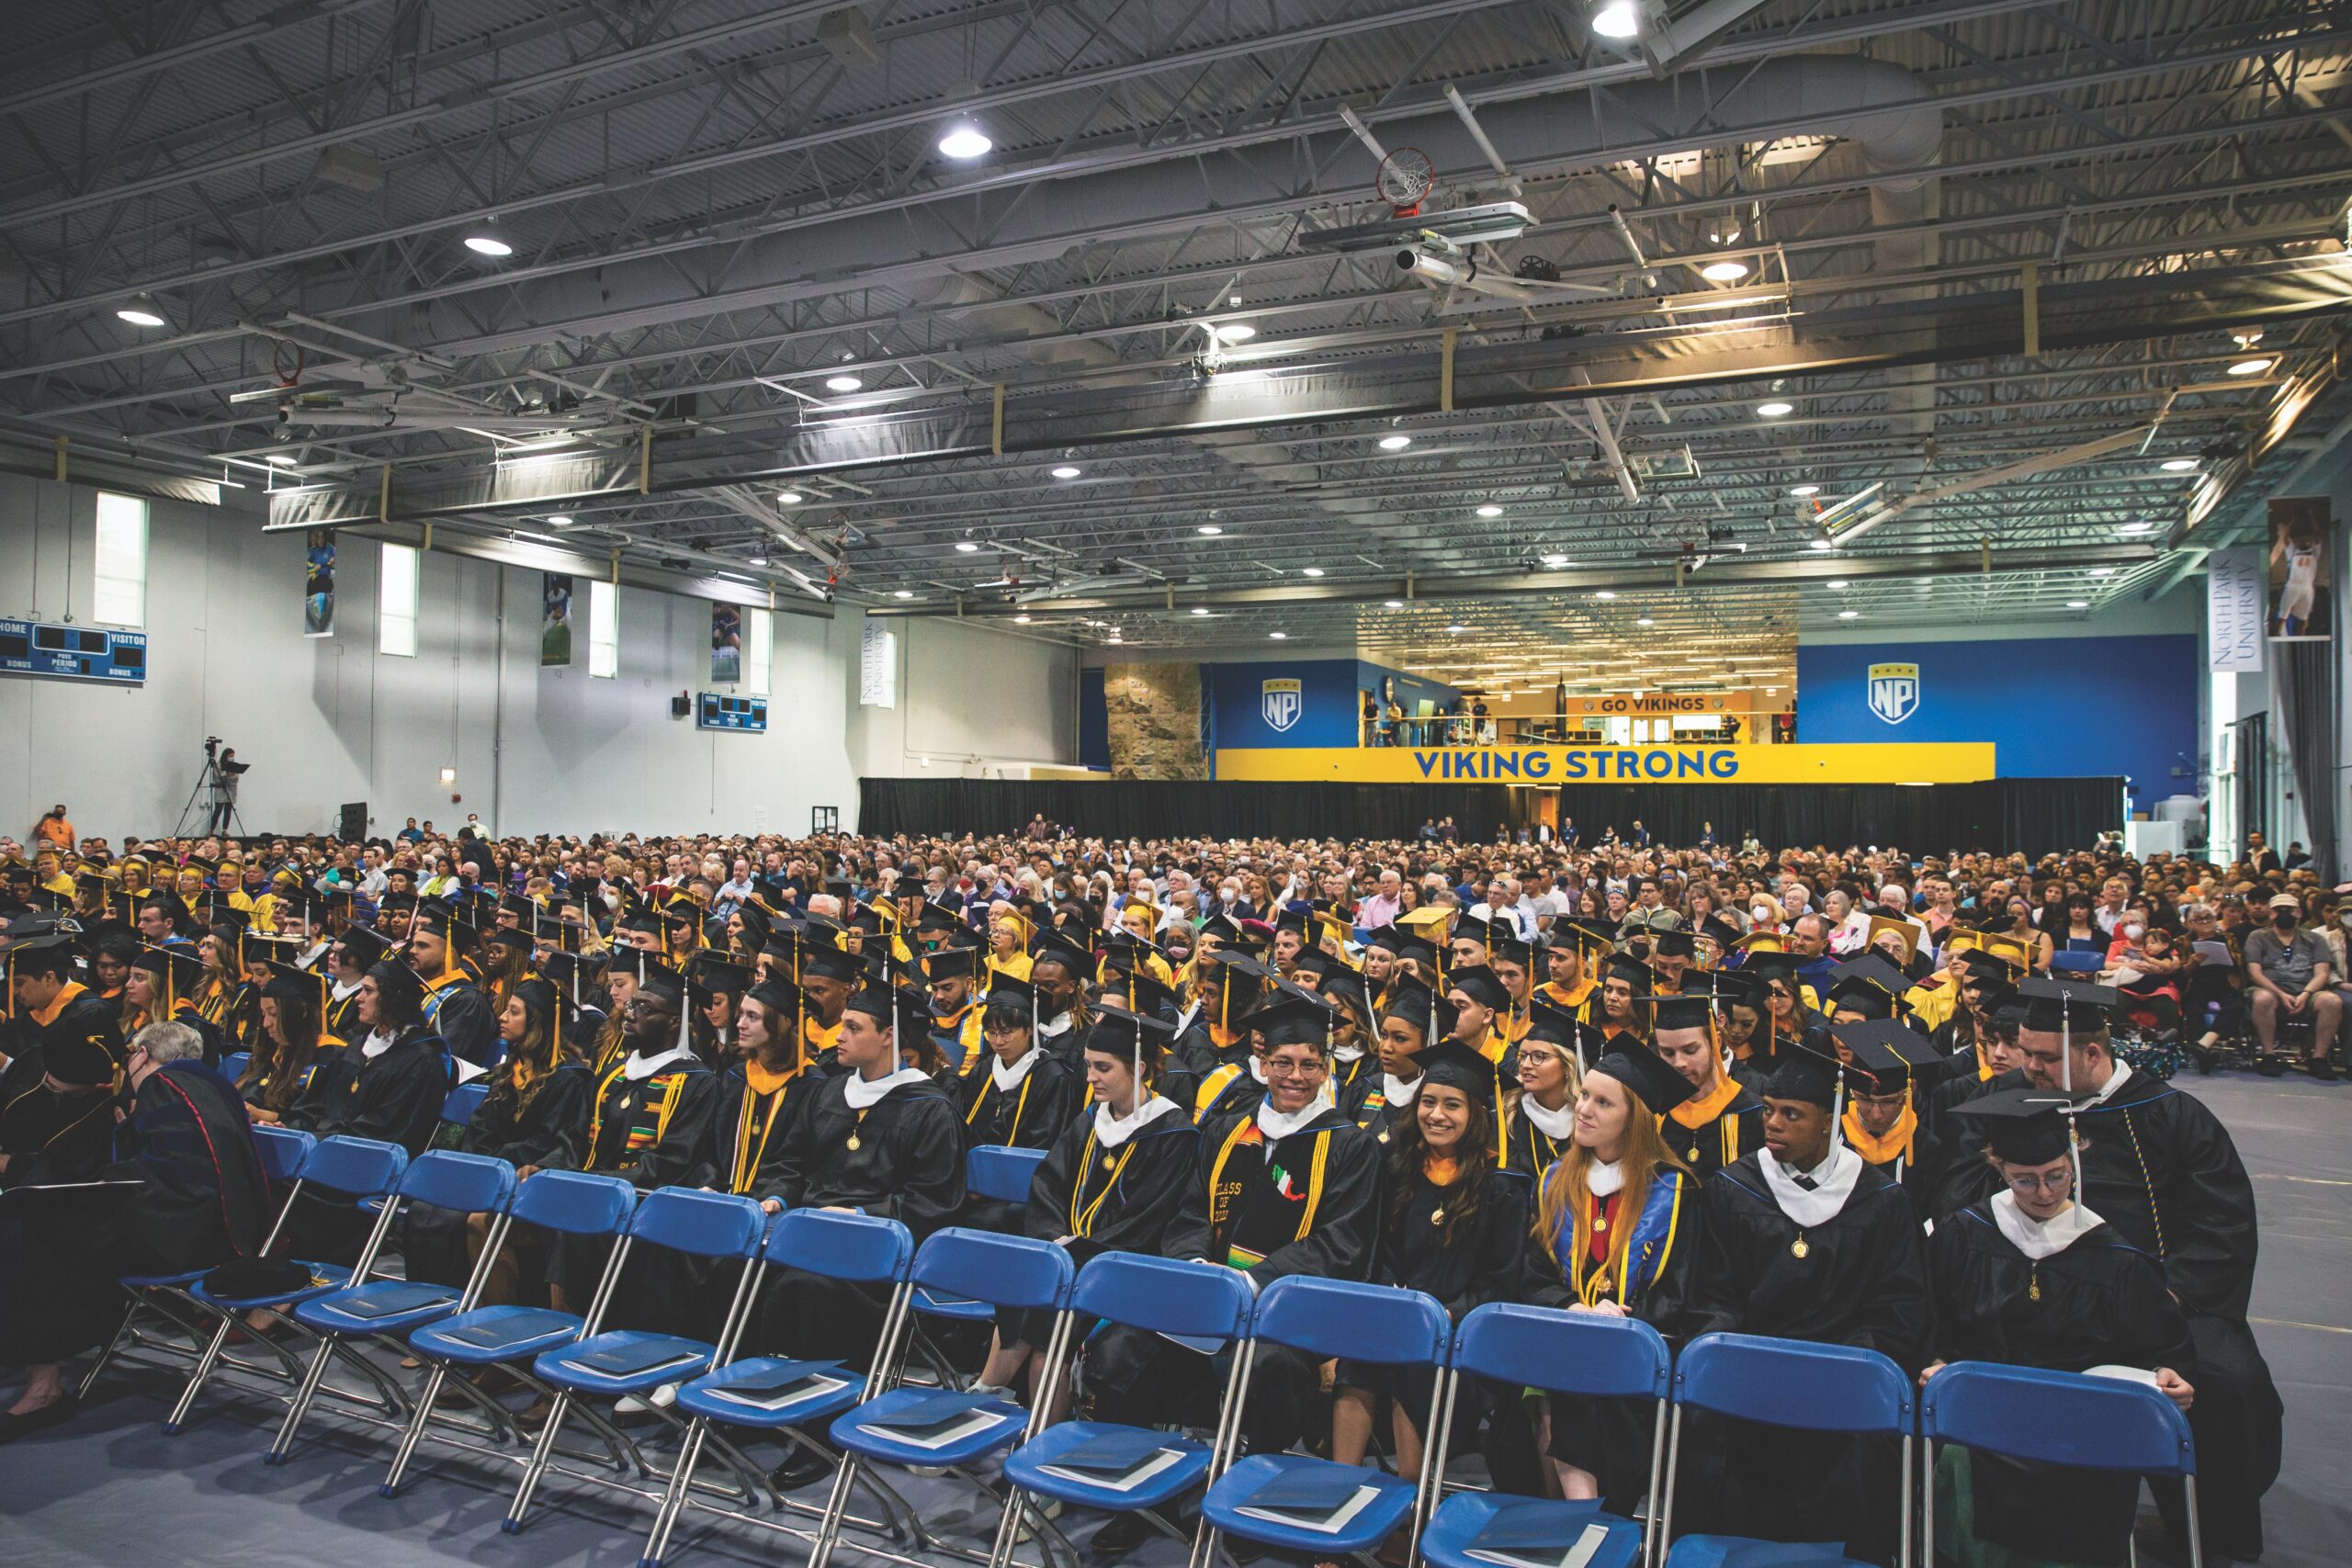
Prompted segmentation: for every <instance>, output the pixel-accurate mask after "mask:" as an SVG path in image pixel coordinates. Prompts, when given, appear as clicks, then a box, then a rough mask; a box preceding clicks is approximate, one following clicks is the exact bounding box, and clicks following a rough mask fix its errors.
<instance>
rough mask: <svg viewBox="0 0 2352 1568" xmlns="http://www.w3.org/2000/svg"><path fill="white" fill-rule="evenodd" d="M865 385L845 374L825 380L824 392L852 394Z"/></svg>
mask: <svg viewBox="0 0 2352 1568" xmlns="http://www.w3.org/2000/svg"><path fill="white" fill-rule="evenodd" d="M863 386H865V382H864V381H862V380H860V379H859V378H856V377H854V376H851V375H846V374H844V375H840V376H828V377H826V378H825V390H827V391H829V392H854V391H856V390H857V389H859V388H860V387H863Z"/></svg>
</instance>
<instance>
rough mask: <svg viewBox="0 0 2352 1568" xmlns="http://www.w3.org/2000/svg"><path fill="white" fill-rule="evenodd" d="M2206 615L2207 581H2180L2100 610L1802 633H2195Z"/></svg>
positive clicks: (1823, 642)
mask: <svg viewBox="0 0 2352 1568" xmlns="http://www.w3.org/2000/svg"><path fill="white" fill-rule="evenodd" d="M2204 618H2205V584H2204V582H2203V581H2202V580H2201V579H2191V580H2190V581H2187V582H2183V583H2176V584H2175V585H2174V587H2173V590H2172V592H2169V593H2166V594H2165V595H2164V596H2163V597H2161V598H2158V599H2154V600H2143V599H2142V598H2141V597H2140V591H2139V590H2138V589H2136V588H2135V589H2131V590H2129V591H2127V592H2125V593H2124V594H2123V595H2122V596H2121V597H2120V598H2119V599H2116V600H2113V601H2111V602H2109V603H2108V604H2102V605H2101V606H2099V607H2098V609H2096V610H2091V611H2086V612H2084V613H2082V614H2078V615H2024V616H2018V617H2015V618H2004V617H2001V616H1997V615H1989V616H1985V617H1984V618H1983V619H1978V620H1928V619H1908V618H1906V619H1905V620H1904V621H1903V622H1902V624H1901V626H1900V627H1899V628H1898V629H1896V630H1894V631H1890V630H1888V629H1887V623H1886V621H1885V620H1884V619H1883V618H1882V619H1880V620H1878V621H1877V622H1875V623H1873V622H1871V621H1862V622H1860V623H1858V624H1854V625H1831V626H1805V627H1804V628H1803V629H1802V630H1801V631H1799V632H1798V634H1797V640H1798V641H1799V642H1801V643H1805V644H1809V645H1812V646H1815V647H1827V646H1829V645H1831V644H1836V643H1857V642H1901V641H1903V640H1905V638H1914V640H1916V637H1915V634H1919V635H1924V636H1929V637H1936V638H1938V639H1939V640H1946V639H1949V640H1953V641H1960V642H2001V641H2009V640H2020V639H2027V638H2034V637H2159V636H2180V635H2184V634H2186V633H2189V632H2193V631H2195V630H2196V629H2197V628H2198V626H2199V623H2201V622H2202V621H2203V620H2204Z"/></svg>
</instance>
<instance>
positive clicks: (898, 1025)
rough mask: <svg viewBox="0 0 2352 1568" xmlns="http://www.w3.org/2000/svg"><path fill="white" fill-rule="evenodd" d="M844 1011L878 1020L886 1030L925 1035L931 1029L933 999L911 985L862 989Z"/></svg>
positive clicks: (852, 997)
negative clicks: (909, 1031)
mask: <svg viewBox="0 0 2352 1568" xmlns="http://www.w3.org/2000/svg"><path fill="white" fill-rule="evenodd" d="M843 1011H845V1012H862V1013H865V1015H867V1016H868V1017H870V1018H875V1019H878V1020H880V1021H881V1023H882V1027H883V1028H885V1029H892V1030H898V1029H910V1030H913V1031H915V1032H924V1031H927V1030H929V1029H930V1027H931V998H929V997H927V996H925V995H924V994H923V993H922V992H921V991H918V990H916V989H914V988H913V987H910V986H861V987H858V988H857V989H856V990H855V991H854V992H853V993H851V995H850V998H849V1005H848V1006H847V1007H846V1008H844V1009H843Z"/></svg>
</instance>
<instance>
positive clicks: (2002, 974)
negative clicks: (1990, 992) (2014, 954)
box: [1960, 947, 2018, 981]
mask: <svg viewBox="0 0 2352 1568" xmlns="http://www.w3.org/2000/svg"><path fill="white" fill-rule="evenodd" d="M1960 966H1961V967H1962V969H1965V970H1967V971H1968V972H1969V973H1970V974H1971V975H1973V976H1976V977H1977V978H1978V979H1980V980H1987V981H1990V980H2001V981H2013V980H2015V979H2016V978H2017V977H2018V966H2017V965H2016V964H2012V963H2010V962H2009V961H2008V960H2007V959H2006V958H2004V957H2002V956H2001V955H2000V954H1999V953H1987V952H1985V950H1984V949H1983V948H1981V947H1972V948H1970V949H1968V950H1967V951H1966V952H1964V953H1962V954H1961V955H1960Z"/></svg>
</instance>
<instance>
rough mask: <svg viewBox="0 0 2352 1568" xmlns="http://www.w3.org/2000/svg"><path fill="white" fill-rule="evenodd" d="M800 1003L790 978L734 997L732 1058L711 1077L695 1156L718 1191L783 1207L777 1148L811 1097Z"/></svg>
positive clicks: (814, 1079) (773, 1209)
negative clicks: (701, 1144) (707, 1144)
mask: <svg viewBox="0 0 2352 1568" xmlns="http://www.w3.org/2000/svg"><path fill="white" fill-rule="evenodd" d="M805 1005H806V1004H805V1003H803V1002H802V1001H801V1000H800V999H799V998H798V997H797V995H796V994H795V987H793V985H792V982H790V981H789V980H786V979H783V978H780V977H779V978H775V979H767V980H762V981H761V982H760V983H759V984H757V985H755V986H753V987H752V988H751V989H750V990H748V991H746V992H744V993H743V997H742V999H741V1001H740V1002H738V1003H737V1004H736V1013H735V1047H736V1059H735V1061H734V1062H732V1063H730V1064H729V1066H728V1068H727V1070H726V1071H725V1072H723V1073H721V1074H720V1075H719V1077H718V1107H717V1110H716V1111H715V1113H714V1114H713V1115H712V1116H711V1118H710V1137H711V1148H710V1151H709V1152H708V1153H707V1155H706V1156H704V1158H703V1161H702V1163H703V1164H704V1165H705V1166H706V1167H707V1168H709V1169H710V1170H711V1171H712V1172H714V1173H715V1175H716V1178H717V1179H716V1180H715V1181H714V1182H713V1185H714V1186H716V1187H718V1189H719V1190H721V1191H724V1192H732V1193H735V1194H737V1195H739V1196H741V1197H745V1198H756V1199H758V1200H759V1201H760V1206H761V1207H762V1208H763V1209H765V1210H766V1211H767V1212H768V1213H771V1214H775V1213H783V1211H784V1196H783V1194H784V1170H785V1167H784V1155H785V1149H786V1145H789V1144H790V1143H791V1141H792V1134H791V1130H790V1128H791V1122H792V1120H793V1118H794V1117H796V1116H797V1115H798V1114H799V1113H800V1112H801V1111H805V1110H806V1109H807V1108H808V1104H809V1100H812V1099H814V1098H815V1097H816V1093H817V1086H818V1083H819V1077H818V1075H816V1074H814V1073H810V1072H807V1071H805V1070H804V1069H805V1067H806V1066H807V1064H806V1063H805V1062H804V1061H803V1059H802V1057H801V1054H800V1046H801V1039H800V1027H799V1021H798V1020H799V1017H800V1012H801V1010H802V1008H803V1007H804V1006H805Z"/></svg>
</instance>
